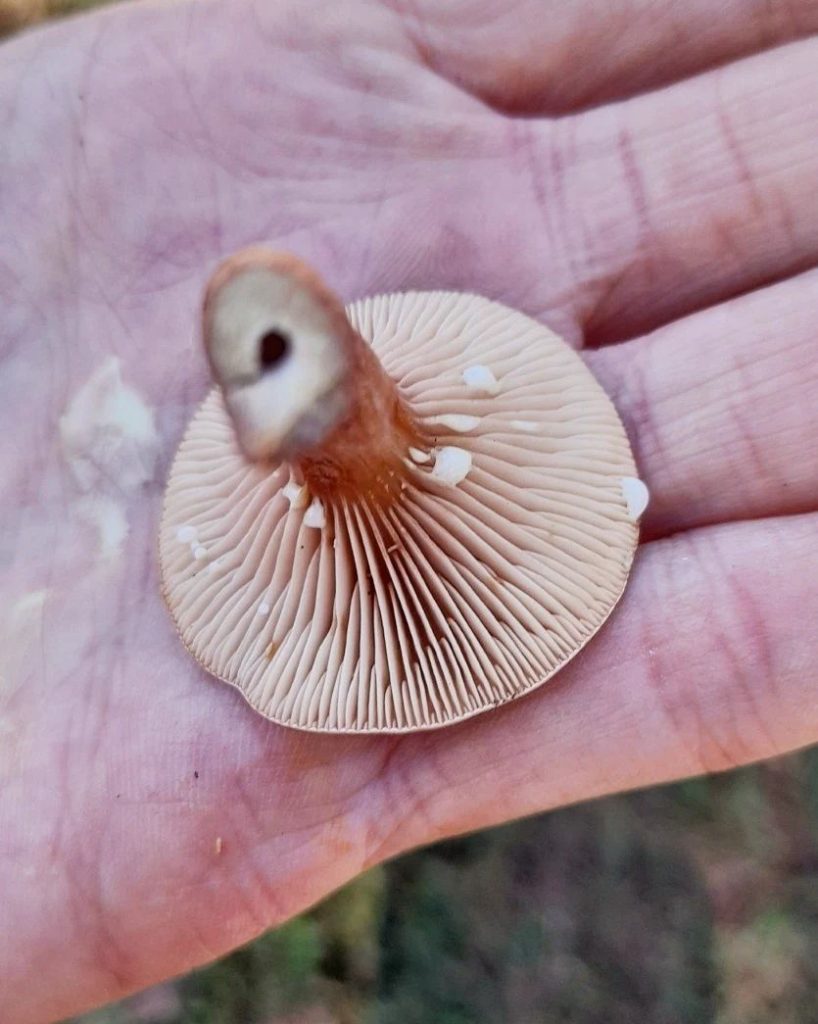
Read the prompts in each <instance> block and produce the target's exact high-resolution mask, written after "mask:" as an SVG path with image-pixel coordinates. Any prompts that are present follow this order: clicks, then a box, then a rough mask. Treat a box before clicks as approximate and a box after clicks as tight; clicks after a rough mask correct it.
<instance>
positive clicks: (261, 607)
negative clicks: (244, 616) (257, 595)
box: [256, 601, 270, 615]
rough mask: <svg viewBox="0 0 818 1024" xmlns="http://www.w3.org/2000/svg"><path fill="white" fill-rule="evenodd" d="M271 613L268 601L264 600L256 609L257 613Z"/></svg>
mask: <svg viewBox="0 0 818 1024" xmlns="http://www.w3.org/2000/svg"><path fill="white" fill-rule="evenodd" d="M269 614H270V606H269V605H268V604H267V602H266V601H262V602H261V604H260V605H259V606H258V608H257V609H256V615H269Z"/></svg>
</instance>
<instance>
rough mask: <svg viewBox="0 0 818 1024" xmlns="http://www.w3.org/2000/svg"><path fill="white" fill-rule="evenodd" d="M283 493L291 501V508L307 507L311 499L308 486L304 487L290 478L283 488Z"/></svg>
mask: <svg viewBox="0 0 818 1024" xmlns="http://www.w3.org/2000/svg"><path fill="white" fill-rule="evenodd" d="M281 493H282V494H283V495H284V497H285V498H286V499H287V501H289V503H290V508H306V507H307V502H308V501H309V493H308V491H307V488H306V487H302V486H301V485H300V484H297V483H296V482H295V481H294V480H290V482H289V483H287V484H285V485H284V486H283V487H282V488H281Z"/></svg>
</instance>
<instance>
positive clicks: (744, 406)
mask: <svg viewBox="0 0 818 1024" xmlns="http://www.w3.org/2000/svg"><path fill="white" fill-rule="evenodd" d="M817 321H818V271H812V272H810V273H808V274H804V275H802V276H800V277H796V278H792V279H791V280H789V281H786V282H783V283H781V284H778V285H775V286H772V287H770V288H766V289H763V290H762V291H758V292H754V293H752V294H750V295H747V296H744V297H742V298H740V299H736V300H734V301H733V302H730V303H726V304H725V305H722V306H718V307H714V308H713V309H709V310H705V311H704V312H701V313H698V314H696V315H694V316H692V317H688V318H687V319H685V320H680V321H677V322H676V323H673V324H670V325H669V326H667V327H664V328H661V329H659V330H658V331H656V332H655V333H653V334H651V335H649V336H647V337H645V338H640V339H637V340H634V341H630V342H627V343H626V344H624V345H612V346H608V347H606V348H603V349H599V350H598V351H596V352H588V353H586V358H587V359H588V361H589V363H590V365H591V368H592V369H593V370H594V372H595V374H596V375H597V376H598V377H599V378H600V380H601V381H602V384H603V386H604V387H605V389H606V390H607V391H608V393H609V394H610V395H611V396H612V397H613V399H614V403H615V404H616V406H617V408H618V409H619V411H620V413H621V415H622V416H623V418H624V421H625V424H626V426H627V428H628V433H629V435H630V437H631V440H632V442H633V445H634V449H635V452H636V456H637V463H638V465H639V466H640V472H641V474H642V475H643V477H644V478H645V479H646V480H647V481H648V484H649V486H650V490H651V503H650V505H649V507H648V511H647V513H646V515H645V519H644V522H643V529H644V530H645V531H646V532H647V534H648V535H654V536H655V535H657V534H658V535H666V534H669V533H672V532H674V531H677V530H682V529H685V528H688V527H692V526H699V525H702V524H704V523H713V522H719V521H724V520H730V519H748V518H761V517H763V516H770V515H781V514H792V513H797V512H804V511H809V510H814V509H818V359H816V346H815V324H816V322H817Z"/></svg>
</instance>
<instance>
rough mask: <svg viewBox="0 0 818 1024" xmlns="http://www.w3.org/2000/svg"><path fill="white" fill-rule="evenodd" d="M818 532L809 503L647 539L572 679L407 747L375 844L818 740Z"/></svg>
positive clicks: (405, 841)
mask: <svg viewBox="0 0 818 1024" xmlns="http://www.w3.org/2000/svg"><path fill="white" fill-rule="evenodd" d="M817 532H818V516H811V517H806V516H805V517H798V518H791V519H783V520H779V521H773V520H768V521H765V522H757V523H744V524H738V525H734V526H729V527H728V526H723V527H722V526H719V527H712V528H710V529H707V530H702V531H696V532H695V533H693V534H690V535H686V536H684V537H676V538H672V539H670V540H667V541H661V542H658V543H656V544H651V545H648V546H647V547H646V548H645V549H643V552H642V554H641V556H640V559H639V562H638V568H637V571H636V572H635V574H634V579H633V581H632V583H631V585H630V586H629V588H628V590H627V592H626V595H625V597H624V599H623V602H622V606H621V608H620V609H619V610H618V611H617V612H616V613H615V614H614V617H613V619H612V621H611V623H610V624H609V625H608V626H607V627H606V628H605V631H604V633H603V634H602V635H601V636H600V637H599V638H598V639H597V640H595V641H594V642H592V643H591V644H589V646H588V647H587V648H586V650H585V651H584V652H583V653H582V654H581V655H580V656H578V657H577V659H576V661H575V662H574V663H573V664H572V665H570V666H568V667H567V668H566V669H565V670H563V672H562V673H561V674H560V676H559V678H558V680H555V682H554V683H553V684H551V685H550V686H549V687H548V688H546V689H545V690H544V691H543V692H541V693H539V694H536V695H533V696H531V697H529V698H526V699H523V700H521V701H518V702H517V703H515V704H513V705H510V706H509V707H508V708H506V709H504V710H501V711H498V712H495V713H493V714H491V715H485V716H481V717H479V718H477V719H474V720H473V721H472V722H470V723H466V724H465V725H463V726H461V727H458V728H454V729H450V730H442V731H440V732H436V733H429V734H426V735H421V736H415V737H411V738H408V739H407V740H406V741H405V743H404V744H403V746H402V747H401V748H399V750H398V751H397V752H395V753H393V756H392V758H391V761H390V771H389V774H388V775H387V776H385V777H384V778H383V780H382V783H381V787H382V790H383V791H384V793H385V794H386V796H385V797H384V799H383V800H382V801H381V802H378V803H377V806H378V812H379V817H378V818H377V819H375V820H374V824H373V826H372V827H373V836H374V840H373V841H376V842H378V843H379V844H380V845H378V846H377V856H378V857H381V856H386V855H391V854H394V853H396V852H399V851H400V850H403V849H406V848H408V847H411V846H413V845H416V844H418V843H420V842H428V840H429V839H430V838H435V837H441V836H447V835H453V834H456V833H459V832H463V831H467V830H470V829H475V828H483V827H486V826H488V825H493V824H496V823H498V822H500V821H508V820H510V819H512V818H516V817H519V816H522V815H526V814H532V813H535V812H540V811H543V810H546V809H548V808H551V807H555V806H559V805H564V804H568V803H572V802H575V801H577V800H585V799H588V798H589V797H593V796H598V795H601V794H604V793H611V792H619V791H622V790H627V789H632V788H635V787H640V786H645V785H650V784H654V783H658V782H666V781H669V780H672V779H678V778H682V777H685V776H690V775H696V774H700V773H702V772H712V771H720V770H722V769H726V768H731V767H734V766H735V765H738V764H744V763H747V762H750V761H754V760H757V759H760V758H765V757H770V756H772V755H776V754H781V753H783V752H784V751H789V750H793V749H795V748H797V747H800V746H803V745H805V744H808V743H811V742H813V741H814V740H815V737H816V734H817V733H818V705H816V702H815V694H814V675H815V667H816V664H818V634H816V631H815V630H814V628H812V624H813V623H814V622H815V620H816V616H818V590H816V588H815V586H814V584H813V580H814V579H815V573H816V572H818V546H817V545H816V543H815V538H816V533H817ZM368 797H369V799H370V800H372V793H371V792H370V793H369V794H368ZM373 819H374V815H373Z"/></svg>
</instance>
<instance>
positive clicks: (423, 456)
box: [409, 448, 432, 462]
mask: <svg viewBox="0 0 818 1024" xmlns="http://www.w3.org/2000/svg"><path fill="white" fill-rule="evenodd" d="M409 455H410V457H411V459H412V461H413V462H429V460H430V459H431V458H432V456H431V455H430V454H429V452H424V451H421V449H420V448H410V449H409Z"/></svg>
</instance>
